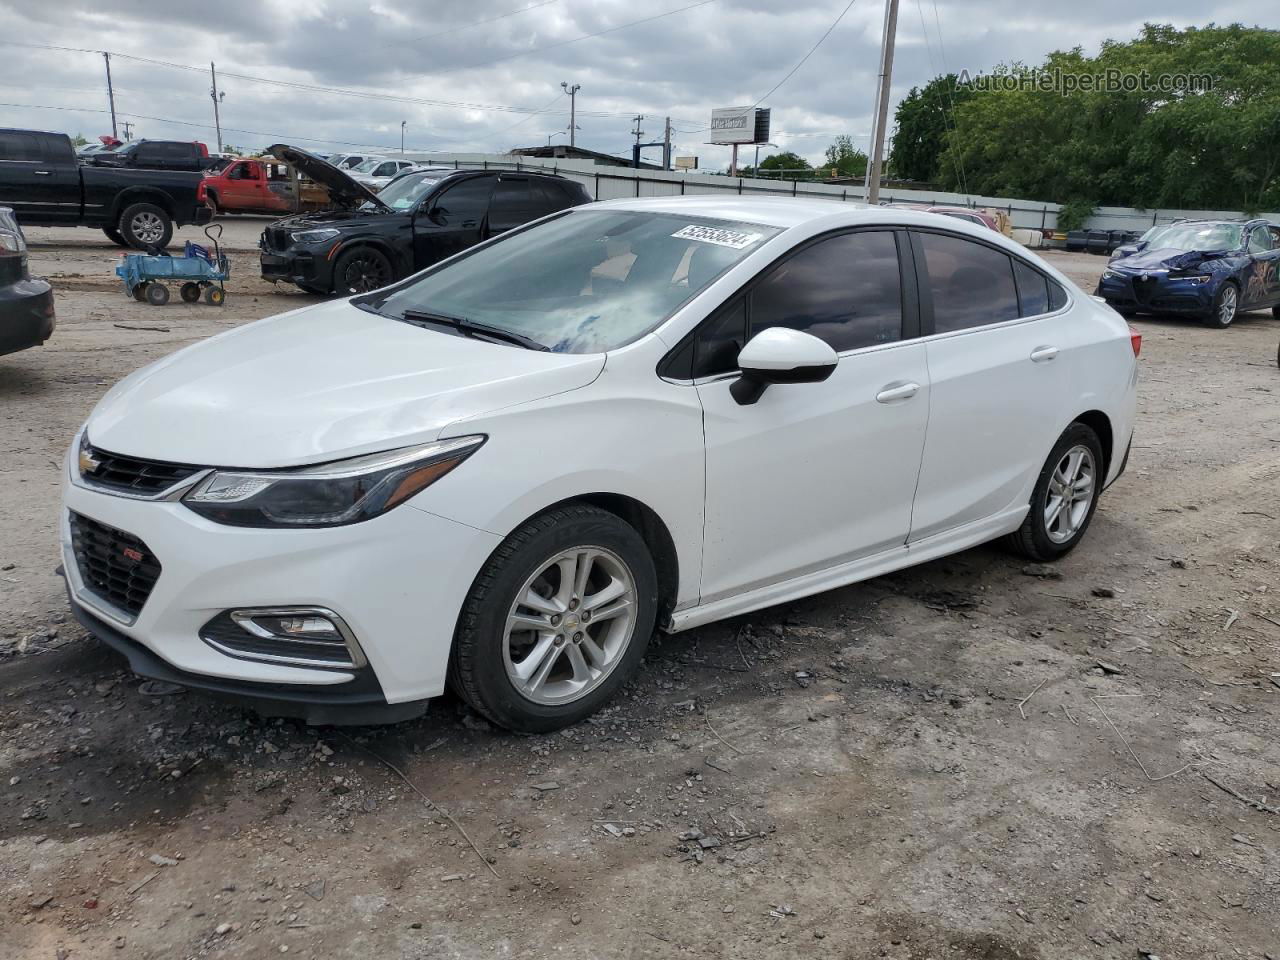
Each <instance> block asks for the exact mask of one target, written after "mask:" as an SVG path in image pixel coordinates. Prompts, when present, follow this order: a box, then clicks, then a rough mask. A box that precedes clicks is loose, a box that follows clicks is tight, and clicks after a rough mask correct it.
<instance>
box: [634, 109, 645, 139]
mask: <svg viewBox="0 0 1280 960" xmlns="http://www.w3.org/2000/svg"><path fill="white" fill-rule="evenodd" d="M631 119H632V121H633V122H634V123H635V125H636V128H635V129H634V130H632V131H631V135H632V136H633V137H635V138H636V146H639V145H640V138H641V137H643V136H644V131H643V130H641V129H640V121H641V120H643V119H644V114H643V113H637V114H636V115H635V116H634V117H632V118H631Z"/></svg>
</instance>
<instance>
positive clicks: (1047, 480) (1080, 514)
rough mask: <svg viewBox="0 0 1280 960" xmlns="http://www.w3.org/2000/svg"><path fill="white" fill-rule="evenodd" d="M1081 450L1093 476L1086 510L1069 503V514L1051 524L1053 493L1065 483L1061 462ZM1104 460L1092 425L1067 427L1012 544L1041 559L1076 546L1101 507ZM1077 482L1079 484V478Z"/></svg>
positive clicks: (1077, 495)
mask: <svg viewBox="0 0 1280 960" xmlns="http://www.w3.org/2000/svg"><path fill="white" fill-rule="evenodd" d="M1080 451H1084V452H1086V453H1087V457H1082V458H1081V463H1082V465H1083V466H1085V467H1087V469H1088V475H1089V478H1090V480H1091V485H1090V487H1089V499H1088V502H1087V504H1084V509H1083V510H1075V509H1074V508H1073V507H1069V508H1068V510H1067V511H1066V516H1063V511H1062V510H1061V509H1060V510H1059V512H1058V513H1057V514H1055V515H1054V516H1055V519H1054V521H1053V523H1052V524H1050V523H1049V522H1048V519H1049V516H1050V507H1051V499H1050V496H1051V493H1054V494H1056V489H1057V487H1058V486H1059V485H1060V483H1061V480H1060V478H1059V477H1057V476H1055V475H1056V474H1057V473H1058V470H1059V467H1060V466H1063V465H1064V464H1068V463H1069V462H1070V461H1069V459H1068V455H1069V454H1070V455H1075V454H1077V453H1078V452H1080ZM1103 462H1104V461H1103V456H1102V443H1101V441H1099V440H1098V435H1097V434H1096V433H1094V432H1093V428H1092V427H1089V426H1086V425H1085V424H1083V423H1073V424H1071V426H1069V427H1067V429H1066V430H1065V431H1064V432H1063V434H1062V436H1061V437H1059V438H1058V442H1057V443H1055V444H1054V445H1053V450H1052V452H1051V453H1050V454H1049V458H1048V459H1047V460H1046V461H1045V463H1044V467H1043V468H1042V469H1041V470H1040V476H1039V478H1038V479H1037V480H1036V485H1035V489H1034V490H1033V491H1032V493H1031V509H1030V510H1028V511H1027V516H1026V518H1025V519H1024V520H1023V521H1022V526H1021V527H1019V528H1018V530H1017V531H1015V532H1014V533H1011V534H1009V539H1008V544H1009V546H1010V547H1011V548H1012V549H1013V550H1014V551H1015V552H1017V553H1020V554H1021V555H1022V556H1024V557H1027V558H1029V559H1031V560H1035V561H1038V562H1040V563H1046V562H1048V561H1051V560H1057V559H1058V558H1059V557H1062V556H1066V555H1067V554H1068V553H1070V552H1071V551H1072V550H1074V549H1075V547H1076V545H1077V544H1078V543H1079V542H1080V541H1081V539H1083V537H1084V535H1085V532H1086V531H1087V530H1088V529H1089V524H1090V523H1091V522H1092V520H1093V514H1094V511H1095V510H1097V508H1098V497H1099V496H1100V495H1101V493H1102V484H1103V483H1105V482H1106V477H1105V475H1104V474H1103ZM1051 485H1052V487H1053V489H1051ZM1075 486H1076V487H1077V488H1078V486H1079V480H1077V483H1076V485H1075ZM1075 503H1077V504H1078V503H1080V491H1079V490H1078V489H1077V490H1076V492H1075Z"/></svg>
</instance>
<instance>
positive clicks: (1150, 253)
mask: <svg viewBox="0 0 1280 960" xmlns="http://www.w3.org/2000/svg"><path fill="white" fill-rule="evenodd" d="M1230 255H1231V251H1230V250H1179V249H1178V248H1177V247H1162V248H1158V249H1155V250H1141V251H1139V252H1138V253H1135V254H1132V255H1130V256H1127V257H1125V258H1123V259H1121V260H1117V261H1115V263H1113V264H1112V265H1111V266H1112V267H1113V268H1114V267H1116V266H1121V267H1126V268H1128V269H1130V270H1186V269H1187V268H1189V267H1197V266H1199V265H1200V264H1202V263H1205V262H1207V261H1209V260H1221V259H1222V258H1223V257H1229V256H1230Z"/></svg>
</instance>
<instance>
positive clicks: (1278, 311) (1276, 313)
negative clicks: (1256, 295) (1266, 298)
mask: <svg viewBox="0 0 1280 960" xmlns="http://www.w3.org/2000/svg"><path fill="white" fill-rule="evenodd" d="M1271 315H1272V316H1273V317H1275V318H1276V319H1277V320H1280V303H1277V304H1276V305H1275V306H1274V307H1272V308H1271Z"/></svg>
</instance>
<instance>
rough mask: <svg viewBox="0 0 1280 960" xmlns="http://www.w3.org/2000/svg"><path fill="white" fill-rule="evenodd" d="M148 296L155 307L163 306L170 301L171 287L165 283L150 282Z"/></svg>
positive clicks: (148, 299) (148, 301) (148, 300)
mask: <svg viewBox="0 0 1280 960" xmlns="http://www.w3.org/2000/svg"><path fill="white" fill-rule="evenodd" d="M146 296H147V303H149V304H151V305H152V306H153V307H163V306H164V305H165V304H166V303H168V302H169V288H168V287H166V286H165V285H164V284H163V283H148V284H147V294H146Z"/></svg>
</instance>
